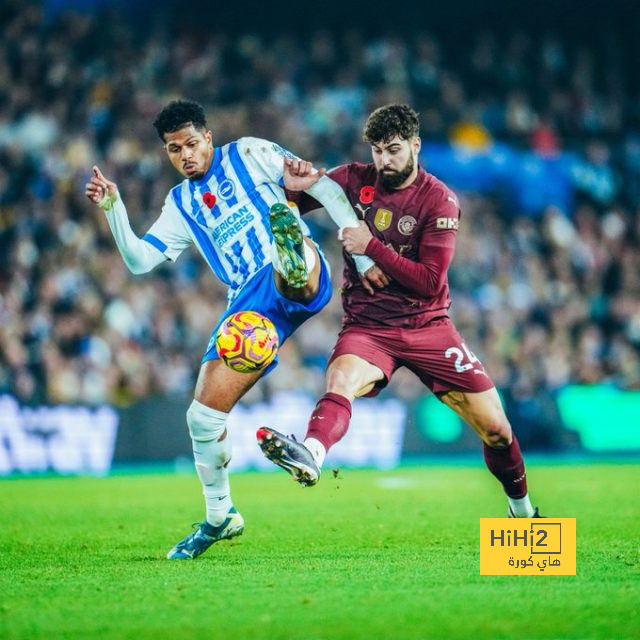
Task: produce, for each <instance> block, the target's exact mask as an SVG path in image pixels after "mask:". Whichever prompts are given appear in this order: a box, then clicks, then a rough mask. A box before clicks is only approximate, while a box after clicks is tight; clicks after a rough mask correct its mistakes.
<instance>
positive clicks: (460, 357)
mask: <svg viewBox="0 0 640 640" xmlns="http://www.w3.org/2000/svg"><path fill="white" fill-rule="evenodd" d="M460 346H461V347H462V349H459V348H458V347H449V348H448V349H447V350H446V351H445V352H444V357H445V358H447V359H449V358H452V357H454V356H455V359H456V360H455V363H454V364H455V367H456V372H457V373H464V372H465V371H469V369H473V365H474V364H475V363H476V362H479V361H478V358H476V357H475V355H474V354H473V351H469V349H468V348H467V345H466V344H465V343H464V342H461V343H460ZM463 351H464V353H463ZM465 356H466V357H467V360H468V362H465V361H464V360H465Z"/></svg>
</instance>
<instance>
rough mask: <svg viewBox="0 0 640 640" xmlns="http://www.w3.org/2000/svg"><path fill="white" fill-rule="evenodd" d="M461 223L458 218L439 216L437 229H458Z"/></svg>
mask: <svg viewBox="0 0 640 640" xmlns="http://www.w3.org/2000/svg"><path fill="white" fill-rule="evenodd" d="M459 225H460V220H458V218H437V219H436V229H454V230H457V229H458V226H459Z"/></svg>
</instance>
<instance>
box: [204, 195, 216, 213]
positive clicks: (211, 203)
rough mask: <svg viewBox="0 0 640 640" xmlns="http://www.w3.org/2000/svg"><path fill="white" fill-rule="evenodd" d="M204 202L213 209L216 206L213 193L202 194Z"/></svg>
mask: <svg viewBox="0 0 640 640" xmlns="http://www.w3.org/2000/svg"><path fill="white" fill-rule="evenodd" d="M202 201H203V202H204V203H205V204H206V205H207V207H209V209H213V207H214V206H215V204H216V197H215V196H214V195H213V193H210V192H209V191H207V193H203V194H202Z"/></svg>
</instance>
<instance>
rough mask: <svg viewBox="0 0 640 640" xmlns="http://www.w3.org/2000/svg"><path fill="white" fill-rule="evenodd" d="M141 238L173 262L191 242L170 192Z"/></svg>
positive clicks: (183, 220)
mask: <svg viewBox="0 0 640 640" xmlns="http://www.w3.org/2000/svg"><path fill="white" fill-rule="evenodd" d="M142 239H143V240H146V241H147V242H148V243H149V244H151V245H153V246H154V247H156V249H158V251H161V252H162V253H163V254H164V255H165V257H166V258H167V259H168V260H171V261H172V262H175V261H176V260H177V259H178V256H179V255H180V254H181V253H182V252H183V251H184V250H185V249H187V248H188V247H190V246H191V245H192V244H193V239H192V237H191V234H190V233H189V228H188V226H187V223H186V222H185V219H184V218H183V216H182V214H181V213H180V210H179V209H178V207H177V206H176V204H175V202H174V200H173V196H172V193H171V192H170V193H169V195H168V196H167V199H166V200H165V201H164V205H163V207H162V213H161V214H160V216H159V217H158V219H157V220H156V221H155V222H154V223H153V224H152V225H151V228H150V229H149V231H147V233H145V234H144V236H143V238H142Z"/></svg>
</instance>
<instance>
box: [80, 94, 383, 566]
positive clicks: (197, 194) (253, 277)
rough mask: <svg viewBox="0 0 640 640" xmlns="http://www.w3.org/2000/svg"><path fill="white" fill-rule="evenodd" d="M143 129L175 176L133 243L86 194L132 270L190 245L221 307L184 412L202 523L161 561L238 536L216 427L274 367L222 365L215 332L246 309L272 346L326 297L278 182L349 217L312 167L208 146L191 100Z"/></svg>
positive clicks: (366, 262)
mask: <svg viewBox="0 0 640 640" xmlns="http://www.w3.org/2000/svg"><path fill="white" fill-rule="evenodd" d="M154 126H155V128H156V130H157V132H158V135H159V136H160V138H161V140H162V142H163V144H164V147H165V150H166V153H167V156H168V157H169V160H170V161H171V164H172V165H173V166H174V167H175V169H176V170H177V171H178V172H179V173H180V174H181V175H182V176H183V177H184V180H183V181H182V182H181V183H179V184H178V185H176V186H175V187H174V188H173V189H171V191H170V192H169V194H168V195H167V198H166V200H165V203H164V206H163V208H162V212H161V214H160V216H159V217H158V219H157V220H156V221H155V223H154V224H153V225H152V226H151V228H150V229H149V230H148V232H147V233H146V234H145V235H144V236H143V237H142V238H140V237H138V236H137V235H136V234H135V233H134V232H133V231H132V229H131V226H130V224H129V218H128V214H127V211H126V208H125V206H124V202H123V201H122V198H121V196H120V194H119V192H118V187H117V185H116V184H115V183H114V182H112V181H111V180H108V179H107V178H105V176H104V175H103V174H102V172H101V171H100V169H99V168H98V167H97V166H94V167H93V175H92V176H91V178H90V181H89V182H88V183H87V185H86V195H87V197H88V198H89V199H90V200H91V201H92V202H94V203H95V204H97V205H98V206H99V207H100V208H101V209H103V210H104V212H105V214H106V217H107V221H108V223H109V227H110V228H111V231H112V233H113V236H114V239H115V241H116V245H117V247H118V249H119V251H120V253H121V255H122V258H123V259H124V262H125V263H126V265H127V267H128V268H129V269H130V270H131V271H132V272H133V273H135V274H141V273H146V272H148V271H150V270H151V269H153V268H154V267H156V266H157V265H159V264H161V263H163V262H165V261H166V260H169V261H174V260H176V259H177V258H178V256H179V255H180V254H181V253H182V252H183V251H184V250H185V249H186V248H188V247H190V246H191V245H195V246H196V247H197V249H198V251H199V252H200V253H201V254H202V257H203V258H204V260H205V262H206V263H207V265H208V266H209V267H210V269H211V270H212V271H213V273H214V274H215V275H216V276H217V277H218V278H219V279H220V280H221V281H222V282H224V283H225V284H227V285H228V287H229V289H228V295H227V297H228V306H227V310H226V311H225V313H224V314H223V317H222V318H220V320H219V322H218V324H217V325H216V326H215V327H214V329H213V332H212V334H211V340H210V341H209V344H208V346H207V349H206V351H205V354H204V356H203V358H202V363H201V368H200V372H199V375H198V380H197V383H196V389H195V394H194V396H195V397H194V400H193V402H192V404H191V406H190V407H189V410H188V411H187V425H188V428H189V434H190V436H191V439H192V442H193V454H194V458H195V465H196V470H197V473H198V477H199V479H200V482H201V483H202V486H203V493H204V497H205V505H206V518H205V520H204V521H203V522H202V523H201V524H200V526H199V527H198V528H197V529H196V531H194V532H193V533H191V534H189V535H188V536H186V537H185V538H184V539H183V540H181V541H180V542H179V543H178V544H176V545H175V546H174V547H173V548H172V549H171V550H170V551H169V553H168V554H167V557H168V558H195V557H196V556H198V555H199V554H201V553H202V552H203V551H205V550H206V549H207V548H208V547H209V546H211V544H213V543H214V542H217V541H218V540H222V539H225V538H231V537H233V536H237V535H240V534H241V533H242V531H243V528H244V521H243V518H242V516H241V515H240V514H239V513H238V512H237V510H236V509H235V507H234V506H233V503H232V501H231V494H230V489H229V474H228V470H227V466H228V464H229V460H230V458H231V444H230V439H229V437H228V434H227V429H226V426H225V425H226V421H227V417H228V415H229V412H230V411H231V409H232V408H233V406H234V405H235V404H236V402H237V401H238V400H239V399H240V398H241V397H242V396H243V395H244V394H245V393H246V392H247V391H248V390H249V389H250V388H251V387H252V386H253V385H254V384H255V383H256V381H257V380H258V379H259V378H260V376H261V375H263V373H265V372H267V371H269V370H270V369H271V368H273V367H274V366H275V365H276V361H274V362H273V363H271V365H269V367H268V368H267V369H266V370H265V371H258V372H254V373H238V372H236V371H233V370H231V369H230V368H228V367H226V366H224V365H223V363H222V362H221V360H220V359H219V358H218V355H217V352H216V349H215V335H216V331H217V329H218V326H219V325H220V323H221V322H222V321H223V319H224V318H225V317H227V315H229V314H230V313H233V312H235V311H240V310H252V311H257V312H259V313H262V314H263V315H265V316H267V317H268V318H269V319H270V320H271V321H272V322H273V323H274V325H275V327H276V330H277V332H278V336H279V339H280V343H282V342H284V340H286V339H287V338H288V337H289V336H290V335H291V334H292V333H293V331H295V329H296V328H297V327H298V326H300V325H301V324H302V323H303V322H304V321H305V320H307V319H308V318H310V317H311V316H313V315H314V314H315V313H317V312H318V311H320V309H322V308H323V307H324V306H325V305H326V304H327V302H328V301H329V299H330V297H331V281H330V273H329V266H328V264H327V262H326V261H325V258H324V257H323V255H322V252H321V251H320V250H319V248H318V246H317V245H316V244H315V243H314V242H313V241H312V240H311V238H310V237H309V232H308V229H307V227H306V225H305V224H304V223H303V222H302V220H301V219H300V218H299V214H296V213H294V211H292V210H291V209H290V208H289V207H288V206H287V205H286V202H287V199H286V196H285V192H284V186H285V185H286V187H287V188H288V189H292V190H295V191H306V192H308V193H309V195H311V196H312V197H313V198H315V199H317V200H318V201H319V202H321V203H322V204H323V205H324V206H325V208H326V209H327V211H328V212H329V215H330V216H331V217H332V218H333V220H334V221H335V222H336V224H337V225H338V227H340V228H343V227H348V226H352V227H355V226H357V224H358V221H357V216H356V214H355V212H354V211H353V209H352V208H351V205H350V204H349V202H348V200H347V199H346V197H345V195H344V192H343V191H342V189H340V187H339V186H338V185H337V184H336V183H335V182H333V181H332V180H331V179H330V178H328V177H326V176H324V175H323V173H324V172H323V171H319V172H316V171H312V169H311V166H310V164H308V165H307V166H306V169H307V171H306V172H305V176H303V177H301V176H296V175H293V174H292V173H291V171H290V170H289V167H290V165H291V160H292V159H293V158H294V156H293V155H292V154H290V153H289V152H288V151H285V150H284V149H282V148H281V147H280V146H278V145H277V144H275V143H273V142H270V141H268V140H262V139H258V138H241V139H239V140H237V141H234V142H231V143H229V144H226V145H224V146H221V147H215V146H214V145H213V139H212V133H211V131H210V130H209V129H208V128H207V123H206V119H205V114H204V110H203V109H202V107H201V106H200V105H199V104H198V103H196V102H192V101H187V100H180V101H174V102H171V103H170V104H168V105H167V106H166V107H165V108H164V109H163V110H162V111H161V112H160V113H159V114H158V116H157V118H156V120H155V122H154ZM292 237H295V238H297V240H296V241H292V240H291V238H292ZM355 259H356V260H357V261H358V265H359V269H360V272H361V274H362V277H363V281H364V282H366V286H367V287H368V288H369V289H371V290H372V285H373V286H376V287H380V286H382V285H383V284H384V281H383V280H382V278H383V274H382V273H381V272H380V271H379V270H378V269H377V267H375V265H374V263H373V261H372V260H371V259H370V258H367V257H366V256H355Z"/></svg>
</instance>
